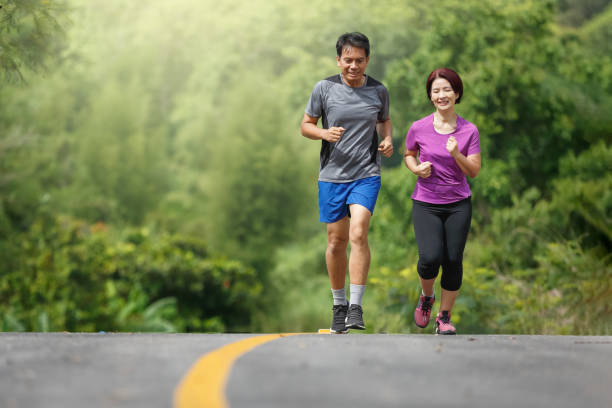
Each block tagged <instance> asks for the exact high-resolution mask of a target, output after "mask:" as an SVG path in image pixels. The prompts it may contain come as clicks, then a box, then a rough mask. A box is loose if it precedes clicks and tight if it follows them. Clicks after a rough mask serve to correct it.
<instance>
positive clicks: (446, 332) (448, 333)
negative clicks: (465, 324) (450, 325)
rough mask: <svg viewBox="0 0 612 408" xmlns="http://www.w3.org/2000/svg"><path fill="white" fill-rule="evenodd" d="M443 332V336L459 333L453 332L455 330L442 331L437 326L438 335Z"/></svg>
mask: <svg viewBox="0 0 612 408" xmlns="http://www.w3.org/2000/svg"><path fill="white" fill-rule="evenodd" d="M438 334H441V335H443V336H454V335H456V334H457V332H453V331H444V332H443V331H440V329H438V328H437V327H436V335H438Z"/></svg>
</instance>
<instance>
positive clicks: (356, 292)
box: [351, 283, 366, 306]
mask: <svg viewBox="0 0 612 408" xmlns="http://www.w3.org/2000/svg"><path fill="white" fill-rule="evenodd" d="M365 288H366V285H354V284H352V283H351V305H359V306H361V298H362V297H363V292H365Z"/></svg>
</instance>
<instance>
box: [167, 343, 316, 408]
mask: <svg viewBox="0 0 612 408" xmlns="http://www.w3.org/2000/svg"><path fill="white" fill-rule="evenodd" d="M297 334H306V333H284V334H268V335H263V336H254V337H249V338H246V339H244V340H240V341H236V342H234V343H230V344H227V345H225V346H223V347H221V348H218V349H216V350H213V351H211V352H210V353H208V354H206V355H204V356H203V357H201V358H200V359H199V360H198V361H196V363H195V364H194V365H193V366H192V367H191V369H189V371H188V372H187V374H186V375H185V377H183V379H182V380H181V382H180V384H179V385H178V387H177V388H176V390H175V391H174V408H191V407H193V408H196V407H197V408H202V407H206V408H227V407H229V405H228V403H227V400H226V398H225V385H226V383H227V379H228V377H229V373H230V370H231V369H232V365H233V364H234V361H236V359H237V358H238V357H240V356H241V355H243V354H245V353H247V352H249V351H250V350H252V349H253V348H255V347H257V346H259V345H261V344H263V343H267V342H269V341H272V340H276V339H279V338H281V337H286V336H294V335H297Z"/></svg>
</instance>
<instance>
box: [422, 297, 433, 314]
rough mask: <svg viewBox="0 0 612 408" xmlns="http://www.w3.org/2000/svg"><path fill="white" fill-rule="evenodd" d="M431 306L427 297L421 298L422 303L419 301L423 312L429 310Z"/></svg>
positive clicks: (431, 303)
mask: <svg viewBox="0 0 612 408" xmlns="http://www.w3.org/2000/svg"><path fill="white" fill-rule="evenodd" d="M432 306H433V302H428V301H427V299H423V303H421V310H422V311H423V314H426V313H427V312H429V311H430V310H431V307H432Z"/></svg>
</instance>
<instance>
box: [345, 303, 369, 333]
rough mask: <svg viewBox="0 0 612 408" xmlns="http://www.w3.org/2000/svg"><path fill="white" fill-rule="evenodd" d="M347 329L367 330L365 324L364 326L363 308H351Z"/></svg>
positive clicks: (357, 306) (356, 306) (355, 306)
mask: <svg viewBox="0 0 612 408" xmlns="http://www.w3.org/2000/svg"><path fill="white" fill-rule="evenodd" d="M346 328H347V329H358V330H365V324H363V310H362V309H361V306H359V305H350V306H349V308H348V317H347V318H346Z"/></svg>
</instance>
